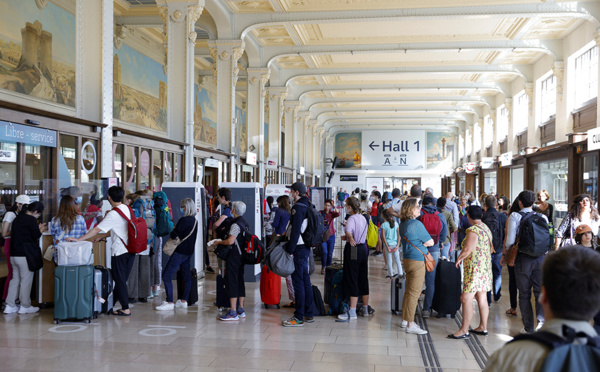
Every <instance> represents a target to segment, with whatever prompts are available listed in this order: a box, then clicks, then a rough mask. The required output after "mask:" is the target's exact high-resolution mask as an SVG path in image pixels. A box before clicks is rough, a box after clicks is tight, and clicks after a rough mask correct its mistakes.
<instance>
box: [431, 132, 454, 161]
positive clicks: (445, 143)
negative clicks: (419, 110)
mask: <svg viewBox="0 0 600 372" xmlns="http://www.w3.org/2000/svg"><path fill="white" fill-rule="evenodd" d="M454 141H455V139H454V133H446V132H428V133H427V169H432V168H438V167H439V168H448V169H451V168H453V159H454V148H455V145H454Z"/></svg>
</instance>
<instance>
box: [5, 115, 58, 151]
mask: <svg viewBox="0 0 600 372" xmlns="http://www.w3.org/2000/svg"><path fill="white" fill-rule="evenodd" d="M0 141H4V142H20V143H26V144H28V145H35V146H46V147H56V131H54V130H50V129H42V128H35V127H30V126H27V125H21V124H14V123H10V122H8V121H4V120H0Z"/></svg>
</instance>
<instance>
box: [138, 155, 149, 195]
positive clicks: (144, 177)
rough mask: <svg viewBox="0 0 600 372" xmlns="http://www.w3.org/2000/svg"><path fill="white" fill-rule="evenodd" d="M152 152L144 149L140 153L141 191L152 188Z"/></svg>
mask: <svg viewBox="0 0 600 372" xmlns="http://www.w3.org/2000/svg"><path fill="white" fill-rule="evenodd" d="M151 153H152V150H150V149H142V150H141V152H140V187H139V188H140V189H141V190H147V189H149V188H150V154H151Z"/></svg>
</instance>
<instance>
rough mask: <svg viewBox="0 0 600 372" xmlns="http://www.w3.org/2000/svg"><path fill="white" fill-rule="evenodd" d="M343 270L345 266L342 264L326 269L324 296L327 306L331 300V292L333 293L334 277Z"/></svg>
mask: <svg viewBox="0 0 600 372" xmlns="http://www.w3.org/2000/svg"><path fill="white" fill-rule="evenodd" d="M342 269H343V266H342V265H341V264H333V265H331V266H327V267H326V268H325V293H324V294H323V300H324V301H325V303H326V304H329V298H331V292H332V291H333V277H334V276H335V274H336V273H337V272H338V271H340V270H342Z"/></svg>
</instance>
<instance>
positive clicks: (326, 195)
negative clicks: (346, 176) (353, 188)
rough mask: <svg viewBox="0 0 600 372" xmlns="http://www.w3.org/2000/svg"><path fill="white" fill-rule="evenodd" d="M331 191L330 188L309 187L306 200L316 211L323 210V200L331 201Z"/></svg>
mask: <svg viewBox="0 0 600 372" xmlns="http://www.w3.org/2000/svg"><path fill="white" fill-rule="evenodd" d="M332 196H333V190H332V188H331V187H309V188H308V198H309V199H310V202H311V203H312V204H313V205H314V206H315V208H317V210H318V211H322V210H323V209H325V200H327V199H332Z"/></svg>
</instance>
